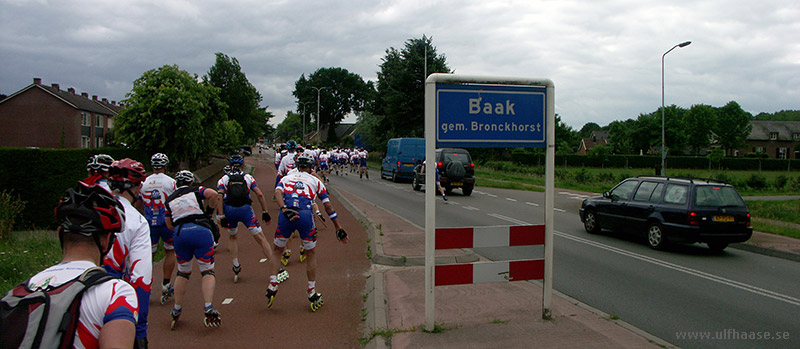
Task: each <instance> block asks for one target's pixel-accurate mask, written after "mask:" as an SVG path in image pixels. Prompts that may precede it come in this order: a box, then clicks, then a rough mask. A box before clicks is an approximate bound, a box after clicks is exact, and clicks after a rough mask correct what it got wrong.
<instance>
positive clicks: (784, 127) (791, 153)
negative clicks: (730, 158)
mask: <svg viewBox="0 0 800 349" xmlns="http://www.w3.org/2000/svg"><path fill="white" fill-rule="evenodd" d="M750 125H752V126H753V130H752V131H750V135H749V136H748V137H747V140H746V141H745V142H746V143H747V147H746V148H742V149H739V150H737V151H736V152H738V156H743V155H744V154H747V153H762V154H767V156H768V157H769V158H770V159H800V149H798V148H797V147H798V145H800V121H762V120H753V121H750Z"/></svg>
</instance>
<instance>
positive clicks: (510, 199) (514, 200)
mask: <svg viewBox="0 0 800 349" xmlns="http://www.w3.org/2000/svg"><path fill="white" fill-rule="evenodd" d="M506 200H508V201H513V202H517V199H512V198H506Z"/></svg>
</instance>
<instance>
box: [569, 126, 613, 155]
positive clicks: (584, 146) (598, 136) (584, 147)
mask: <svg viewBox="0 0 800 349" xmlns="http://www.w3.org/2000/svg"><path fill="white" fill-rule="evenodd" d="M598 145H602V146H607V145H608V131H603V130H597V131H592V134H591V135H590V136H589V138H582V139H581V144H580V146H578V152H577V154H579V155H586V154H589V150H591V149H592V148H594V147H596V146H598Z"/></svg>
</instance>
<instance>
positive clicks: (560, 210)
mask: <svg viewBox="0 0 800 349" xmlns="http://www.w3.org/2000/svg"><path fill="white" fill-rule="evenodd" d="M553 210H556V211H558V212H567V211H566V210H562V209H560V208H556V207H553Z"/></svg>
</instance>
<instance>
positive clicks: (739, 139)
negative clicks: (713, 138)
mask: <svg viewBox="0 0 800 349" xmlns="http://www.w3.org/2000/svg"><path fill="white" fill-rule="evenodd" d="M752 120H753V117H752V115H750V113H748V112H746V111H744V110H742V107H741V106H739V103H736V102H734V101H730V102H728V104H726V105H725V106H724V107H721V108H719V109H717V122H716V125H715V126H714V128H713V130H714V133H715V134H716V135H717V138H718V140H719V144H720V145H721V146H722V148H723V149H725V153H726V154H727V153H728V150H730V149H737V148H742V147H744V146H745V140H747V136H749V135H750V131H752V130H753V126H752V125H751V124H750V121H752Z"/></svg>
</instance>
